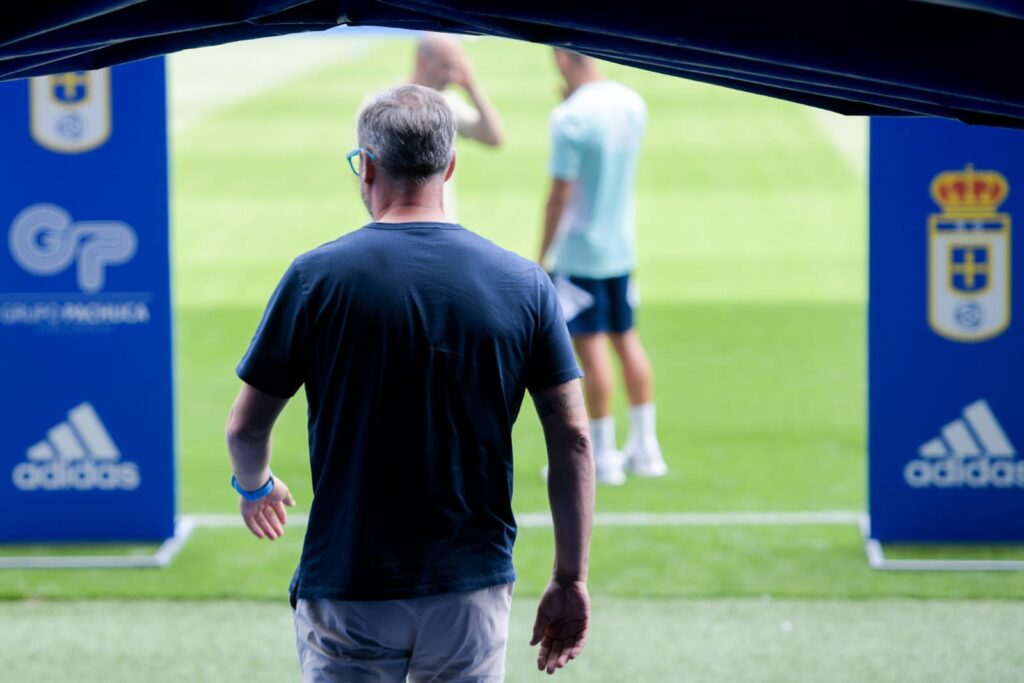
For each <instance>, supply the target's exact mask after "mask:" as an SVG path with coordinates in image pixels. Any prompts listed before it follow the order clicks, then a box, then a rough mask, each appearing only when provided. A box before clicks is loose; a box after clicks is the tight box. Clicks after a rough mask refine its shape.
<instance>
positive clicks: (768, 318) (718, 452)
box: [0, 37, 1024, 681]
mask: <svg viewBox="0 0 1024 683" xmlns="http://www.w3.org/2000/svg"><path fill="white" fill-rule="evenodd" d="M467 49H468V51H469V53H470V55H471V56H472V58H473V60H474V64H475V67H476V69H475V70H476V73H477V76H478V78H479V80H480V81H481V83H482V85H483V86H484V88H485V90H486V91H487V93H488V94H489V95H490V96H491V97H492V99H493V100H494V102H495V104H496V106H497V108H498V109H499V111H500V112H501V114H502V116H503V118H504V121H505V125H506V132H507V144H506V146H505V147H504V148H502V149H499V150H492V149H487V148H483V147H480V146H478V145H475V144H473V143H470V142H463V143H461V144H460V145H459V148H458V154H459V157H458V158H459V162H458V163H459V167H458V171H457V174H456V177H457V185H458V193H459V210H460V218H461V220H462V222H463V223H464V224H465V225H466V226H467V227H469V228H471V229H474V230H476V231H478V232H480V233H482V234H483V235H485V236H487V237H488V238H490V239H492V240H494V241H495V242H497V243H499V244H501V245H503V246H506V247H508V248H511V249H514V250H516V251H518V252H520V253H522V254H524V255H526V256H533V254H534V253H535V251H536V248H537V244H538V242H539V235H540V223H541V212H542V201H543V194H544V191H545V190H546V183H547V178H546V173H545V168H546V154H547V149H548V140H547V116H548V112H549V111H550V109H551V108H552V107H553V106H554V105H555V104H556V103H557V92H558V81H557V78H556V73H555V70H554V65H553V60H552V58H551V54H550V51H549V50H548V49H546V48H542V47H538V46H531V45H525V44H513V43H508V42H501V41H495V40H477V41H472V42H470V43H468V44H467ZM412 50H413V47H412V44H411V43H410V42H409V41H405V40H378V41H369V42H346V41H345V40H340V39H335V38H330V37H319V38H307V39H282V40H280V41H277V42H275V43H273V44H263V45H259V46H247V45H244V44H243V45H238V46H233V47H230V48H224V49H219V50H215V51H210V52H207V53H202V52H200V53H187V54H184V55H180V56H176V57H174V58H173V59H172V62H171V65H172V70H171V76H172V84H173V88H172V93H173V94H174V95H175V96H176V98H177V99H176V100H175V102H173V103H172V104H173V108H172V111H173V114H174V116H173V123H174V131H175V132H174V136H173V138H172V174H173V175H172V177H173V184H172V197H173V201H172V226H173V227H172V231H173V236H172V242H173V245H172V248H173V250H172V253H173V266H174V300H175V323H176V351H177V368H176V374H177V409H178V435H179V438H178V445H179V481H178V483H179V500H180V505H179V509H180V511H181V512H183V513H191V514H197V513H233V512H235V510H236V507H235V506H236V497H235V496H234V495H233V494H232V492H231V490H230V489H229V487H228V486H227V480H228V477H229V476H230V471H229V468H228V463H227V458H226V455H225V452H224V447H223V424H224V419H225V417H226V413H227V409H228V407H229V405H230V402H231V400H232V398H233V396H234V393H235V392H236V391H237V387H238V380H237V379H236V378H235V376H234V372H233V370H234V366H235V364H236V363H237V361H238V359H239V358H240V356H241V354H242V353H243V352H244V350H245V348H246V346H247V344H248V341H249V338H250V335H251V334H252V331H253V330H254V328H255V326H256V323H257V321H258V319H259V316H260V314H261V312H262V308H263V306H264V304H265V302H266V300H267V297H268V296H269V294H270V292H271V290H272V288H273V287H274V285H275V283H276V282H277V279H278V278H279V277H280V275H281V273H283V271H284V269H285V267H286V266H287V264H288V263H289V261H290V260H291V259H292V258H293V257H294V256H295V255H296V254H297V253H299V252H301V251H304V250H307V249H310V248H313V247H315V246H317V245H319V244H321V243H323V242H326V241H329V240H331V239H334V238H335V237H337V236H338V235H340V234H342V233H345V232H348V231H350V230H353V229H355V228H357V227H359V226H360V225H362V224H363V223H364V222H366V214H365V211H364V209H363V207H362V204H361V202H360V201H359V198H358V191H357V185H356V183H357V181H356V179H355V178H354V177H353V176H352V175H351V174H350V172H349V171H348V168H347V166H346V163H345V160H344V153H345V152H346V151H348V150H349V149H351V148H352V147H354V146H355V139H354V122H355V112H356V110H357V109H358V106H359V104H360V103H361V101H362V100H363V97H364V96H365V94H366V93H367V92H369V91H371V90H373V89H376V88H380V87H384V86H386V85H390V84H394V83H397V82H400V81H402V80H403V79H404V78H405V77H406V76H407V75H408V71H409V66H410V64H411V59H412ZM303 60H306V61H308V62H309V64H313V65H314V66H313V67H311V68H302V67H303V65H302V64H301V63H300V62H302V61H303ZM225 65H227V66H225ZM607 74H608V75H609V76H612V77H614V78H616V79H618V80H621V81H622V82H624V83H627V84H628V85H631V86H632V87H634V88H636V89H637V90H638V91H639V92H640V93H641V94H642V95H643V96H644V98H645V99H646V101H647V104H648V107H649V109H650V125H649V129H648V133H647V136H646V139H645V146H644V152H643V155H642V157H641V163H640V177H639V189H638V210H639V228H638V230H639V258H640V265H639V269H638V277H639V283H640V291H641V308H640V313H639V330H640V333H641V336H642V338H643V339H644V341H645V343H646V345H647V347H648V351H649V353H650V355H651V358H652V362H653V364H654V367H655V372H656V395H657V404H658V409H659V418H660V420H659V427H660V436H661V440H662V445H663V449H664V451H665V456H666V459H667V461H668V463H669V465H670V467H671V472H670V474H669V475H668V476H667V477H665V478H663V479H658V480H648V481H645V480H631V481H630V482H629V483H628V484H627V485H626V486H624V487H622V488H620V489H611V488H601V489H599V492H598V502H597V505H598V511H599V512H652V513H666V512H733V511H751V512H757V511H765V512H767V511H820V510H847V511H861V510H863V509H864V508H865V489H866V481H865V468H866V465H865V453H864V451H865V436H864V435H865V405H866V403H865V402H866V395H865V375H866V368H865V335H866V331H865V323H864V320H865V306H866V249H867V244H866V240H867V237H866V211H865V205H866V194H865V186H864V178H863V168H862V167H861V166H860V165H858V163H857V160H856V159H854V160H853V163H851V161H850V159H848V158H844V156H843V155H842V154H840V152H839V151H837V150H838V149H839V147H837V145H836V144H835V143H834V141H832V140H830V138H829V135H828V134H827V126H824V125H823V124H822V122H821V120H820V117H817V116H816V115H815V114H814V113H813V112H811V110H809V109H805V108H801V107H798V106H795V105H790V104H787V103H782V102H777V101H772V100H768V99H763V98H758V97H753V96H748V95H743V94H739V93H735V92H731V91H727V90H722V89H717V88H712V87H707V86H701V85H697V84H693V83H689V82H686V81H682V80H677V79H671V78H668V77H663V76H658V75H654V74H649V73H644V72H639V71H635V70H629V69H625V68H620V67H615V66H609V67H608V68H607ZM261 75H264V77H263V78H261ZM246 82H249V83H250V84H251V85H246ZM833 123H834V122H833ZM861 146H862V145H861ZM861 152H862V153H863V150H861ZM625 408H626V406H625V401H624V400H623V398H622V395H621V391H620V392H619V397H618V401H617V414H618V417H619V425H620V436H619V438H620V441H621V439H622V438H623V437H624V432H625V424H626V423H625V418H626V411H625ZM515 448H516V482H515V508H516V510H517V512H518V513H533V512H543V511H545V510H546V498H545V489H544V484H543V482H542V481H541V479H540V477H539V476H538V471H539V469H540V467H541V465H542V464H543V462H544V450H543V442H542V439H541V435H540V429H539V425H538V423H537V420H536V417H535V416H534V415H533V412H532V408H531V406H530V405H529V404H527V405H526V406H524V409H523V412H522V414H521V417H520V419H519V423H518V424H517V426H516V431H515ZM274 454H275V455H274V469H275V472H276V473H277V474H278V475H280V476H281V477H282V478H283V479H284V480H286V481H287V482H288V483H289V485H290V486H291V487H292V490H293V491H294V492H295V494H296V498H297V499H298V504H299V507H298V511H300V512H302V511H304V510H305V509H307V506H308V503H309V499H310V490H309V469H308V464H307V460H306V445H305V406H304V403H303V401H302V399H301V396H300V397H297V398H296V399H295V400H293V401H292V403H291V404H290V405H289V407H288V408H287V410H286V412H285V414H284V415H283V417H282V419H281V422H280V424H279V427H278V429H277V431H276V432H275V437H274ZM302 532H303V528H302V527H301V526H292V527H289V529H288V531H287V533H286V536H285V537H284V538H283V539H281V540H279V541H277V542H275V543H272V544H271V543H258V542H256V541H255V539H252V538H250V537H248V535H247V532H245V531H244V529H242V528H237V529H236V528H218V529H200V530H199V531H197V532H196V535H195V536H194V537H193V538H192V540H191V541H190V542H189V544H188V545H187V546H186V548H185V549H184V551H183V552H182V553H181V555H180V556H179V557H178V558H177V559H176V560H175V561H174V563H173V564H172V565H171V566H170V567H169V568H167V569H164V570H152V571H150V570H145V571H143V570H106V571H55V570H54V571H35V572H29V571H6V572H3V573H0V598H3V599H6V600H7V601H8V602H3V603H0V661H2V662H4V666H5V669H4V670H3V673H0V679H4V680H7V677H8V675H10V676H11V678H10V680H19V681H32V680H51V679H54V680H59V679H71V678H73V679H75V680H81V681H90V680H97V681H100V680H102V681H115V680H149V681H163V680H168V681H169V680H182V679H190V680H196V681H199V680H210V681H225V680H226V681H231V680H242V679H244V680H247V681H253V680H264V679H265V680H277V679H280V678H285V679H289V678H290V679H294V678H295V677H296V674H295V672H296V664H295V661H294V654H293V653H292V646H291V637H292V636H291V630H290V629H291V627H290V623H289V615H288V610H287V607H286V602H285V590H286V586H287V582H288V579H289V577H290V574H291V571H292V569H293V568H294V565H295V562H296V560H297V556H298V551H299V548H300V545H301V535H302ZM21 550H23V549H18V550H17V551H18V552H20V551H21ZM551 551H552V539H551V532H550V529H545V528H524V529H522V530H521V531H520V537H519V540H518V543H517V547H516V563H517V568H518V571H519V573H520V581H519V584H518V586H517V593H516V595H517V597H516V600H515V606H514V612H513V631H512V643H511V644H510V651H509V680H512V681H522V680H534V679H535V675H534V673H532V672H531V665H532V656H531V654H530V653H529V652H528V650H527V648H526V646H525V642H526V640H528V633H527V631H528V622H529V620H530V618H531V614H530V613H531V610H532V609H533V605H534V600H535V596H536V595H538V594H539V591H540V590H541V588H542V586H543V584H544V581H545V579H546V576H547V573H548V571H549V569H550V563H551ZM5 552H6V553H8V554H9V553H10V552H12V551H10V550H8V551H5ZM978 552H980V553H985V554H988V555H997V556H998V555H1000V554H1001V553H1003V552H1004V551H1000V550H998V549H982V550H980V551H978ZM1005 552H1009V551H1005ZM591 590H592V593H593V595H594V600H595V627H594V635H593V640H592V642H591V645H590V648H589V649H588V651H586V652H585V653H584V657H583V658H582V659H581V660H580V661H578V662H575V663H573V664H572V665H571V666H570V667H569V669H568V670H566V671H565V672H560V673H559V674H558V676H559V678H564V679H565V680H574V681H624V680H651V681H654V680H657V681H663V680H691V681H722V680H742V681H804V680H806V681H863V680H901V681H913V680H990V681H1002V680H1007V681H1009V680H1014V679H1015V677H1016V673H1017V672H1019V671H1020V670H1021V666H1022V665H1024V656H1022V655H1021V654H1020V653H1021V649H1020V648H1019V647H1017V646H1016V644H1015V641H1013V640H1011V639H1010V634H1012V633H1016V632H1020V630H1021V628H1022V627H1024V610H1022V609H1021V607H1020V605H1019V603H1018V602H1017V601H1018V600H1020V599H1021V598H1024V576H1020V575H1016V574H1009V573H1007V574H995V573H988V574H984V573H975V574H921V573H877V572H872V571H871V570H869V569H868V567H867V564H866V561H865V559H864V555H863V550H862V548H861V544H860V537H859V532H858V531H857V529H856V528H855V527H854V526H852V525H845V526H843V525H838V526H837V525H807V526H767V525H766V526H701V527H686V526H650V527H630V528H623V527H600V526H599V527H598V528H597V529H595V533H594V545H593V559H592V575H591ZM51 599H53V600H56V601H54V602H50V601H49V600H51ZM93 599H96V600H97V601H95V602H93ZM64 600H68V602H64ZM44 633H45V634H47V635H46V636H45V638H42V637H41V636H40V637H35V636H33V634H44ZM246 658H250V659H246ZM240 660H245V661H251V662H254V665H253V666H252V667H251V669H250V671H249V672H246V673H245V674H244V675H243V673H242V671H243V670H242V669H241V668H240V667H239V664H238V662H239V661H240ZM253 672H254V673H253Z"/></svg>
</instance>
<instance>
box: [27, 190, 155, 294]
mask: <svg viewBox="0 0 1024 683" xmlns="http://www.w3.org/2000/svg"><path fill="white" fill-rule="evenodd" d="M8 244H9V246H10V249H11V256H12V257H13V258H14V260H15V261H16V262H17V263H18V265H19V266H21V267H22V268H23V269H25V270H26V271H27V272H29V273H32V274H33V275H42V276H48V275H57V274H58V273H62V272H63V271H65V270H67V268H68V267H69V266H71V264H72V263H74V262H76V261H77V264H78V273H77V279H78V288H79V289H81V290H82V291H83V292H86V293H87V294H95V293H96V292H99V291H101V290H102V289H103V286H104V284H105V283H106V268H107V267H108V266H116V265H121V264H123V263H127V262H128V261H130V260H131V259H132V257H133V256H135V251H136V249H137V247H138V237H137V236H136V234H135V231H134V230H133V229H132V227H131V226H130V225H128V224H127V223H123V222H121V221H78V222H74V221H72V220H71V214H69V213H68V212H67V211H66V210H65V209H63V208H61V207H59V206H57V205H55V204H33V205H32V206H29V207H27V208H25V209H23V210H22V211H21V213H19V214H18V215H17V216H16V217H15V219H14V222H13V223H12V224H11V231H10V234H9V236H8Z"/></svg>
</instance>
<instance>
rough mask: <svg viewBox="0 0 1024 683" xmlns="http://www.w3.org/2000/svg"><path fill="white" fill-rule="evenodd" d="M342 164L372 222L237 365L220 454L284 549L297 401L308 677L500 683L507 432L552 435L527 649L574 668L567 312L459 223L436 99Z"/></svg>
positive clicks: (414, 106)
mask: <svg viewBox="0 0 1024 683" xmlns="http://www.w3.org/2000/svg"><path fill="white" fill-rule="evenodd" d="M358 135H359V144H360V147H359V148H358V149H357V150H353V153H352V154H350V155H349V161H350V163H351V164H352V169H353V171H354V172H356V173H357V175H359V176H360V181H361V182H360V189H361V193H362V197H363V200H364V202H365V203H366V206H367V209H368V210H369V211H370V214H371V216H372V217H373V219H374V222H372V223H370V224H369V225H366V226H364V227H363V228H361V229H359V230H356V231H355V232H352V233H349V234H347V235H345V236H344V237H341V238H339V239H337V240H335V241H334V242H330V243H328V244H325V245H323V246H321V247H319V248H317V249H314V250H313V251H310V252H307V253H305V254H302V255H301V256H299V257H298V258H296V259H295V260H294V261H293V262H292V264H291V266H290V267H289V268H288V270H287V272H286V273H285V275H284V277H283V278H282V280H281V282H280V284H279V285H278V287H277V289H276V291H275V292H274V294H273V296H272V298H271V300H270V303H269V304H268V306H267V309H266V312H265V314H264V316H263V320H262V322H261V323H260V325H259V328H258V329H257V331H256V334H255V336H254V337H253V340H252V344H251V345H250V347H249V350H248V352H247V353H246V355H245V357H244V358H243V359H242V361H241V363H240V364H239V366H238V376H239V377H240V378H241V379H242V380H243V384H242V389H241V392H240V393H239V395H238V398H237V399H236V400H235V404H234V406H233V407H232V411H231V416H230V418H229V422H228V450H229V454H230V456H231V463H232V468H233V470H234V477H233V479H232V483H233V485H234V487H235V489H236V490H237V491H238V492H239V494H240V495H241V497H242V500H241V511H242V516H243V518H244V520H245V522H246V525H247V526H248V527H249V529H250V530H251V531H252V533H253V534H255V535H256V536H257V537H259V538H269V539H274V538H276V537H278V536H280V535H281V534H282V533H283V524H284V522H285V520H286V516H285V509H284V508H285V506H286V505H292V504H293V501H292V497H291V494H290V493H289V492H288V488H287V486H285V484H284V482H282V481H281V480H280V479H277V478H275V477H274V475H273V474H272V473H271V471H270V432H271V429H272V427H273V424H274V421H275V419H276V418H277V416H278V414H279V413H280V411H281V409H282V408H283V407H284V405H285V403H286V402H287V401H288V399H289V398H290V397H291V396H292V395H294V394H295V392H296V391H298V389H299V387H302V386H305V391H306V398H307V402H308V405H309V452H310V464H311V470H312V480H313V493H314V495H313V501H312V504H311V508H310V515H309V525H308V527H307V530H306V538H305V543H304V546H303V550H302V558H301V560H300V562H299V566H298V569H297V570H296V572H295V576H294V579H293V581H292V585H291V597H292V603H293V605H294V606H295V624H296V633H297V637H298V650H299V659H300V665H301V668H302V673H303V679H304V680H306V681H327V680H362V678H363V677H368V678H372V679H373V680H394V681H401V680H405V679H406V677H407V676H408V677H409V680H460V681H461V680H465V681H492V680H493V681H498V680H502V678H503V676H504V659H505V643H506V640H507V634H508V610H509V606H510V602H511V590H512V583H513V582H514V581H515V572H514V570H513V567H512V544H513V542H514V540H515V535H516V523H515V519H514V518H513V515H512V508H511V498H512V440H511V431H512V425H513V423H514V422H515V420H516V417H517V415H518V413H519V408H520V405H521V403H522V400H523V396H524V393H525V391H526V390H529V391H530V393H531V395H532V396H533V399H534V403H535V406H536V409H537V412H538V414H539V415H540V418H541V422H542V425H543V428H544V434H545V439H546V442H547V449H548V459H549V466H550V475H549V484H548V489H549V498H550V501H551V507H552V517H553V520H554V526H555V540H556V552H555V569H554V574H553V576H552V579H551V582H550V584H549V586H548V588H547V590H546V591H545V594H544V596H543V597H542V598H541V603H540V607H539V609H538V613H537V620H536V624H535V627H534V634H533V642H534V644H536V643H540V654H539V657H538V666H539V668H542V669H547V670H548V671H549V672H553V671H554V670H555V669H556V668H559V667H561V666H564V665H565V664H566V662H567V661H568V660H570V659H572V658H574V657H575V656H576V655H578V654H579V652H580V651H581V649H582V647H583V644H584V642H585V639H586V633H587V628H588V622H589V598H588V597H587V591H586V583H585V582H586V574H587V559H588V558H587V553H588V546H589V536H590V525H591V520H592V514H593V512H592V511H593V487H594V472H593V455H592V452H591V447H590V442H589V438H588V428H587V416H586V413H585V410H584V408H583V399H582V394H581V391H580V386H579V377H580V375H581V373H580V370H579V368H578V367H577V365H576V362H575V359H574V357H573V351H572V346H571V343H570V341H569V336H568V332H567V329H566V326H565V322H564V320H563V318H562V314H561V310H560V307H559V305H558V300H557V296H556V294H555V291H554V288H553V286H552V284H551V282H550V280H549V279H548V277H547V275H546V274H545V273H544V272H543V271H542V270H540V269H539V268H538V267H537V266H536V265H535V264H533V263H531V262H529V261H527V260H526V259H523V258H521V257H519V256H517V255H515V254H513V253H511V252H508V251H506V250H504V249H501V248H499V247H497V246H495V245H494V244H492V243H491V242H489V241H487V240H485V239H483V238H482V237H480V236H478V235H476V234H475V233H472V232H470V231H468V230H466V229H465V228H463V227H462V226H460V225H457V224H453V223H450V222H448V221H447V220H446V218H445V215H444V207H443V199H442V193H443V189H442V188H443V183H444V180H445V179H446V178H447V177H448V176H450V175H451V173H452V171H453V169H454V167H455V158H454V152H453V148H452V143H453V139H454V135H455V122H454V118H453V115H452V113H451V110H450V108H449V107H448V105H447V104H446V103H445V102H444V100H443V99H442V98H441V97H440V96H439V95H438V94H437V93H436V92H434V91H432V90H430V89H429V88H423V87H420V86H401V87H398V88H393V89H391V90H387V91H384V92H382V93H381V94H379V95H378V96H376V97H375V98H373V99H372V100H371V101H370V102H369V103H368V104H367V105H366V107H364V109H363V111H362V112H361V113H360V117H359V130H358Z"/></svg>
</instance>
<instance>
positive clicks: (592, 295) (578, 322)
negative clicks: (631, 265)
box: [553, 274, 636, 335]
mask: <svg viewBox="0 0 1024 683" xmlns="http://www.w3.org/2000/svg"><path fill="white" fill-rule="evenodd" d="M553 279H554V282H555V289H556V290H557V291H558V297H559V300H560V301H561V303H562V311H563V313H564V314H565V319H566V323H567V324H568V326H569V334H572V335H578V334H594V333H597V332H610V333H619V332H625V331H627V330H630V329H632V328H633V308H634V307H635V305H636V298H635V292H634V289H633V286H632V282H631V280H630V276H629V275H628V274H627V275H620V276H619V277H609V278H599V279H594V278H589V277H576V276H574V275H555V276H554V278H553Z"/></svg>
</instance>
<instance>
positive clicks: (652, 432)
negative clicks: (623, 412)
mask: <svg viewBox="0 0 1024 683" xmlns="http://www.w3.org/2000/svg"><path fill="white" fill-rule="evenodd" d="M629 422H630V425H629V429H630V433H629V437H630V439H629V440H630V441H636V442H637V443H641V444H645V443H657V442H658V432H657V428H656V422H657V421H656V414H655V410H654V404H653V403H643V404H641V405H638V406H630V408H629Z"/></svg>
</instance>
